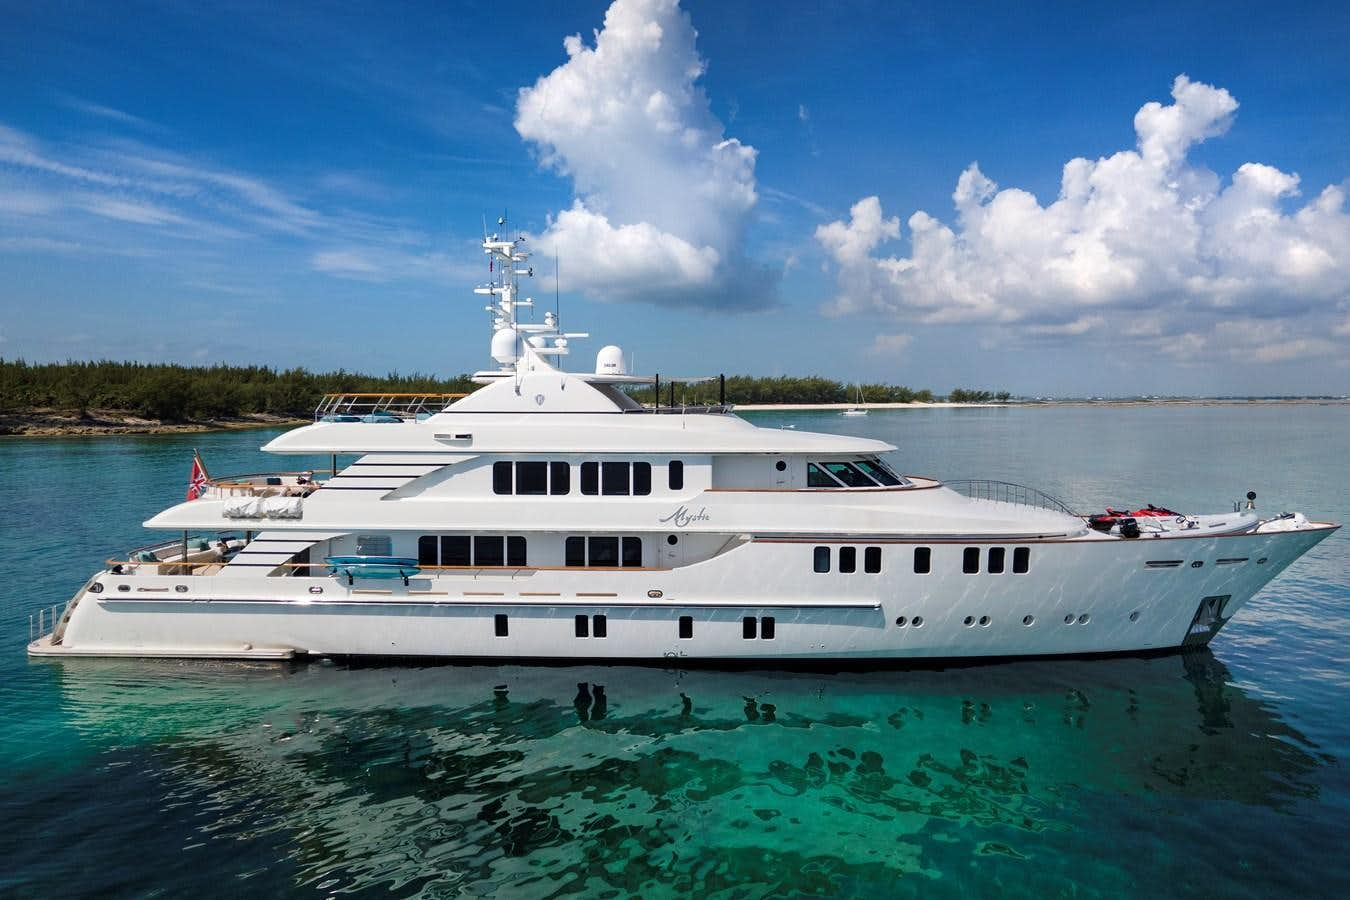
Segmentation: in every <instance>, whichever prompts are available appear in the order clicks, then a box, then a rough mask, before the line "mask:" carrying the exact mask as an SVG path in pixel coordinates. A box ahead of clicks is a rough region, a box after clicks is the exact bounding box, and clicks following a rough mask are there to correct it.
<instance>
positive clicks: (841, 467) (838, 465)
mask: <svg viewBox="0 0 1350 900" xmlns="http://www.w3.org/2000/svg"><path fill="white" fill-rule="evenodd" d="M822 465H824V466H825V471H827V472H829V473H830V474H831V475H833V476H834V477H835V478H838V479H839V480H840V481H842V482H843V483H844V484H845V485H846V486H848V487H876V486H877V483H876V482H875V481H873V480H872V479H870V478H868V477H867V476H866V475H864V474H863V473H862V472H860V471H858V469H857V467H856V466H853V465H852V464H850V463H845V462H827V463H822Z"/></svg>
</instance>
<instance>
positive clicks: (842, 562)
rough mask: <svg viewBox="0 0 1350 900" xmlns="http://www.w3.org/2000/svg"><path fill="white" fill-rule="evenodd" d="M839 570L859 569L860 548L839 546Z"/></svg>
mask: <svg viewBox="0 0 1350 900" xmlns="http://www.w3.org/2000/svg"><path fill="white" fill-rule="evenodd" d="M839 571H840V572H856V571H858V548H857V547H840V548H839Z"/></svg>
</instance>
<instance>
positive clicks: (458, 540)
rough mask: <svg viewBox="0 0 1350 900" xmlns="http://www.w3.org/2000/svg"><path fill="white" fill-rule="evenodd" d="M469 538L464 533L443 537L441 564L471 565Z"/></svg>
mask: <svg viewBox="0 0 1350 900" xmlns="http://www.w3.org/2000/svg"><path fill="white" fill-rule="evenodd" d="M469 564H470V562H469V539H468V537H467V536H465V535H462V534H456V535H449V536H447V537H443V538H441V565H443V566H467V565H469Z"/></svg>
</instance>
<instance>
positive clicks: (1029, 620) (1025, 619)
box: [1022, 616, 1036, 626]
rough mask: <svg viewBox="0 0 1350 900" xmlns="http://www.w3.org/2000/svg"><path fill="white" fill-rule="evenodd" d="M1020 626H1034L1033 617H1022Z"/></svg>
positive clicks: (1034, 619) (1034, 618)
mask: <svg viewBox="0 0 1350 900" xmlns="http://www.w3.org/2000/svg"><path fill="white" fill-rule="evenodd" d="M1022 624H1023V625H1026V626H1031V625H1035V624H1036V617H1035V616H1023V617H1022Z"/></svg>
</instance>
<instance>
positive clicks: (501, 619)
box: [492, 613, 506, 637]
mask: <svg viewBox="0 0 1350 900" xmlns="http://www.w3.org/2000/svg"><path fill="white" fill-rule="evenodd" d="M492 628H493V631H495V632H496V634H497V637H506V616H505V615H503V614H502V613H497V615H495V616H493V617H492Z"/></svg>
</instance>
